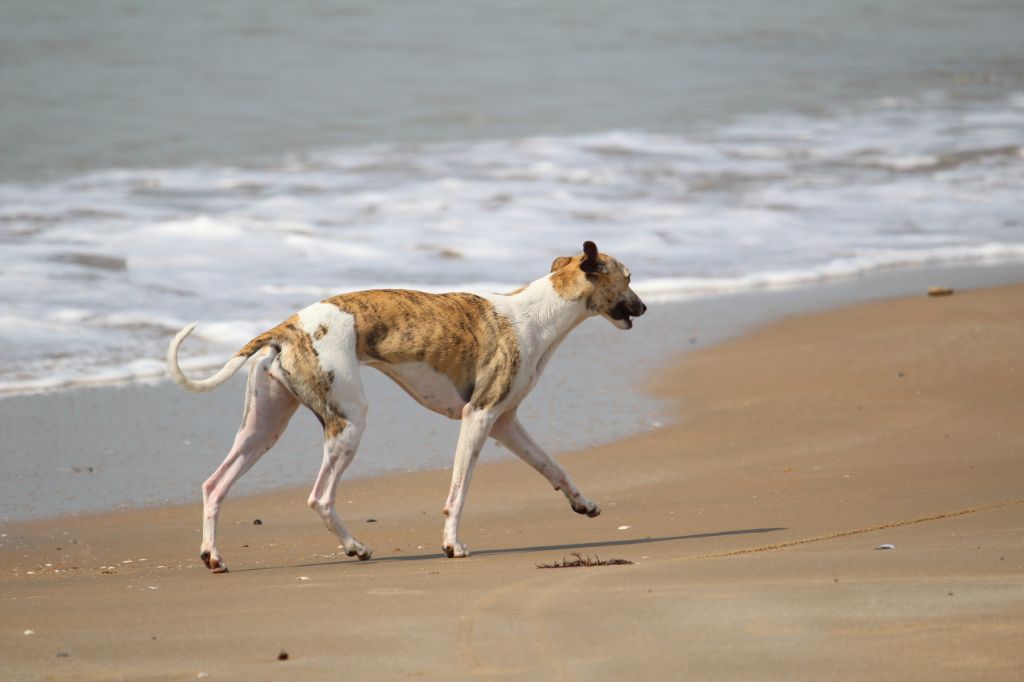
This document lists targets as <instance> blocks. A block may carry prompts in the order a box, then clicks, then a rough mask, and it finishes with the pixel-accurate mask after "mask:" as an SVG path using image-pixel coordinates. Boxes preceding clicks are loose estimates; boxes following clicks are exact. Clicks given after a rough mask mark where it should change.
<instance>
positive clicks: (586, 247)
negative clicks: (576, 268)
mask: <svg viewBox="0 0 1024 682" xmlns="http://www.w3.org/2000/svg"><path fill="white" fill-rule="evenodd" d="M599 267H600V263H599V262H598V260H597V244H595V243H594V242H583V260H581V261H580V270H582V271H583V272H585V273H587V274H588V275H589V274H591V273H594V272H597V270H598V268H599Z"/></svg>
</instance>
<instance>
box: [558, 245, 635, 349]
mask: <svg viewBox="0 0 1024 682" xmlns="http://www.w3.org/2000/svg"><path fill="white" fill-rule="evenodd" d="M629 277H630V273H629V269H628V268H626V266H625V265H623V264H622V263H620V262H619V261H617V260H615V259H614V258H612V257H611V256H609V255H607V254H604V253H598V252H597V245H595V244H594V242H583V253H582V254H581V255H578V256H562V257H560V258H556V259H555V261H554V262H553V263H552V264H551V284H552V286H554V288H555V291H557V292H558V294H559V295H560V296H562V297H563V298H567V299H569V300H572V301H576V300H579V299H581V298H582V299H584V300H585V301H586V304H587V309H588V310H590V311H592V312H593V313H594V314H595V315H602V316H604V317H605V319H607V320H608V321H610V322H611V323H612V324H614V325H615V326H616V327H618V328H619V329H632V328H633V320H632V318H634V317H640V316H641V315H643V314H644V313H645V312H647V306H646V305H644V302H643V301H641V300H640V297H639V296H637V295H636V294H635V293H634V292H633V290H632V289H630V288H629Z"/></svg>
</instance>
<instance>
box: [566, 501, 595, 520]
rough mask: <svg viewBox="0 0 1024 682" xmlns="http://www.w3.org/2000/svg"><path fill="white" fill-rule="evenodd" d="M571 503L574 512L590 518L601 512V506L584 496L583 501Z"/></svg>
mask: <svg viewBox="0 0 1024 682" xmlns="http://www.w3.org/2000/svg"><path fill="white" fill-rule="evenodd" d="M571 504H572V510H573V511H574V512H576V513H577V514H584V515H585V516H589V517H590V518H594V517H595V516H598V515H599V514H600V513H601V508H600V507H598V506H597V503H596V502H592V501H590V500H588V499H586V498H584V500H583V502H572V503H571Z"/></svg>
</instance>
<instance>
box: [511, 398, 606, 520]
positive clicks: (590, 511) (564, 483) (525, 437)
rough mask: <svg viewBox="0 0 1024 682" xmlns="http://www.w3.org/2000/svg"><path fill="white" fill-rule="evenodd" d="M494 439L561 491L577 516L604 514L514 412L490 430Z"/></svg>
mask: <svg viewBox="0 0 1024 682" xmlns="http://www.w3.org/2000/svg"><path fill="white" fill-rule="evenodd" d="M491 437H492V438H494V440H496V441H498V442H499V443H501V444H502V445H504V446H505V447H506V448H508V449H509V450H511V451H512V452H513V453H514V454H515V455H516V456H518V457H519V458H520V459H522V460H523V461H524V462H526V463H527V464H529V465H530V466H532V467H533V468H534V469H536V470H537V471H538V472H540V474H541V475H542V476H543V477H544V478H546V479H548V481H549V482H550V483H551V485H553V486H554V487H555V490H561V491H562V494H563V495H565V497H566V498H567V499H568V500H569V504H570V505H572V510H573V511H574V512H576V513H577V514H586V515H587V516H591V517H593V516H597V515H598V514H600V513H601V508H600V507H598V506H597V504H595V503H594V502H593V501H592V500H590V499H588V498H587V497H586V496H585V495H584V494H583V493H581V492H580V489H579V488H577V487H576V485H575V484H574V483H573V482H572V479H571V478H569V474H568V472H567V471H566V470H565V469H564V468H563V467H562V465H560V464H559V463H558V462H556V461H555V460H554V459H552V458H551V455H549V454H548V453H546V452H544V449H543V448H542V447H541V446H539V445H537V443H536V442H535V441H534V440H533V439H532V438H530V434H528V433H527V432H526V430H525V429H524V428H523V425H522V424H520V423H519V419H517V418H516V413H515V411H510V412H506V413H505V414H503V415H502V416H501V418H500V419H498V421H497V422H496V423H495V424H494V428H493V429H492V430H491Z"/></svg>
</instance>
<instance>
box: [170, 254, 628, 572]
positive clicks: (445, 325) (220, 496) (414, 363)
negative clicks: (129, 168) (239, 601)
mask: <svg viewBox="0 0 1024 682" xmlns="http://www.w3.org/2000/svg"><path fill="white" fill-rule="evenodd" d="M629 277H630V274H629V270H627V269H626V267H625V266H623V265H622V264H621V263H620V262H619V261H617V260H615V259H614V258H612V257H611V256H607V255H605V254H603V253H598V251H597V247H596V246H595V245H594V243H593V242H586V243H584V245H583V253H582V254H580V255H577V256H572V257H568V256H565V257H561V258H557V259H555V261H554V263H552V265H551V272H550V273H549V274H548V275H546V276H544V277H542V278H540V279H538V280H536V281H534V282H531V283H530V284H528V285H527V286H525V287H522V288H521V289H519V290H517V291H514V292H512V293H509V294H505V295H499V294H495V295H490V296H477V295H474V294H465V293H453V294H427V293H423V292H419V291H402V290H378V291H361V292H357V293H351V294H342V295H340V296H334V297H332V298H328V299H326V300H323V301H321V302H320V303H315V304H313V305H311V306H309V307H308V308H306V309H304V310H301V311H299V312H298V313H296V314H295V315H292V316H291V317H289V318H288V319H287V320H285V321H284V322H282V323H281V324H279V325H278V326H276V327H274V328H273V329H271V330H269V331H267V332H264V333H263V334H260V335H259V336H257V337H256V338H254V339H253V340H252V341H250V342H249V343H247V344H246V345H245V346H244V347H242V349H241V350H239V351H238V353H236V354H235V356H234V357H233V358H232V359H231V360H229V361H228V362H227V364H226V365H224V367H223V368H221V370H220V371H218V372H217V373H216V374H214V375H213V376H211V377H210V378H208V379H202V380H194V379H189V378H188V377H186V376H185V375H184V373H183V372H182V371H181V368H180V367H179V366H178V349H179V348H180V346H181V344H182V342H183V341H184V340H185V338H186V337H187V336H188V335H189V334H191V333H192V330H193V329H195V327H196V325H195V324H192V325H189V326H188V327H185V328H184V329H182V330H181V331H180V332H178V334H177V335H176V336H175V337H174V340H173V341H171V344H170V347H169V348H168V350H167V366H168V368H169V370H170V374H171V377H172V378H173V379H174V380H175V381H176V382H177V383H179V384H181V385H182V386H184V387H185V388H187V389H189V390H191V391H208V390H210V389H212V388H215V387H217V386H219V385H220V384H222V383H224V382H225V381H227V379H228V378H229V377H231V376H232V375H233V374H234V373H235V372H237V371H238V369H239V368H240V367H241V366H242V365H243V364H245V362H246V361H247V360H248V359H249V358H250V357H251V356H253V355H255V354H257V353H260V352H261V351H262V354H261V357H260V359H259V361H258V362H256V363H254V364H253V366H252V368H251V369H250V371H249V383H248V387H247V389H246V394H245V410H244V413H243V416H242V426H241V428H240V429H239V431H238V434H237V435H236V436H235V442H234V445H233V446H232V447H231V451H230V452H229V453H228V456H227V458H226V459H225V460H224V462H223V464H221V465H220V467H218V469H217V470H216V471H215V472H214V473H213V475H211V476H210V478H208V479H207V480H206V482H205V483H203V544H202V547H201V548H200V551H201V554H200V556H201V558H202V560H203V563H205V564H206V566H207V568H209V569H210V570H211V571H213V572H214V573H223V572H225V571H227V566H226V565H225V563H224V560H223V559H222V558H221V555H220V552H219V551H218V550H217V544H216V531H217V516H218V513H219V511H220V505H221V503H222V502H223V501H224V498H225V496H226V495H227V493H228V490H229V489H230V488H231V486H232V485H233V484H234V483H235V481H237V480H238V479H239V478H240V477H241V476H242V475H243V474H244V473H245V472H246V471H248V470H249V469H250V468H251V467H252V465H253V464H255V463H256V461H257V460H258V459H259V458H260V457H261V456H262V455H263V454H264V453H265V452H267V451H268V450H270V448H271V447H273V445H274V443H276V442H277V439H278V438H279V437H280V436H281V433H282V432H283V431H284V429H285V427H286V426H287V424H288V420H289V419H290V418H291V416H292V415H293V414H294V413H295V410H296V409H297V408H298V407H299V405H300V404H301V405H305V406H306V407H308V408H309V409H310V410H312V411H313V414H315V415H316V416H317V418H318V419H319V420H320V422H321V423H322V424H323V427H324V458H323V465H322V466H321V468H320V473H319V474H318V475H317V478H316V483H315V485H314V486H313V491H312V492H311V493H310V495H309V506H310V507H312V508H313V509H314V510H316V512H317V513H318V514H319V515H320V517H321V518H322V519H323V521H324V523H325V524H326V525H327V527H328V528H329V529H330V530H331V531H333V532H334V533H335V535H337V536H338V538H339V540H341V544H342V547H343V548H344V550H345V553H346V554H348V556H358V557H359V558H360V559H369V558H370V550H368V549H367V548H366V547H365V546H364V545H363V544H362V543H360V542H358V541H357V540H356V539H355V538H354V537H352V534H351V533H350V532H349V530H348V529H347V528H346V527H345V525H344V524H343V523H342V522H341V519H340V518H339V516H338V512H337V511H336V510H335V508H334V497H335V491H336V488H337V486H338V481H339V479H340V478H341V475H342V473H343V472H344V471H345V468H346V467H347V466H348V465H349V463H350V462H351V461H352V458H353V457H354V456H355V453H356V448H357V447H358V445H359V438H360V436H362V433H363V427H364V425H365V423H366V397H365V395H364V393H363V385H362V381H361V380H360V376H359V366H360V365H369V366H370V367H374V368H376V369H378V370H380V371H381V372H383V373H384V374H386V375H387V376H389V377H391V379H393V380H394V381H395V382H396V383H397V384H398V385H399V386H401V387H402V388H403V389H405V390H406V391H407V392H408V393H409V395H411V396H412V397H413V398H415V399H416V400H417V401H418V402H419V403H420V404H421V405H423V406H424V407H426V408H427V409H430V410H433V411H434V412H438V413H440V414H443V415H445V416H447V417H451V418H452V419H461V420H462V426H461V430H460V432H459V442H458V446H457V448H456V450H455V464H454V469H453V471H452V485H451V490H450V491H449V492H448V500H447V502H445V505H444V514H445V515H446V516H447V519H446V521H445V525H444V540H443V543H442V547H443V549H444V551H445V553H446V554H447V555H448V556H449V557H464V556H468V555H469V551H468V550H467V548H466V545H464V544H463V543H462V542H460V541H459V536H458V531H459V518H460V516H461V514H462V507H463V504H464V503H465V500H466V490H467V488H468V487H469V480H470V476H471V475H472V473H473V465H474V464H475V463H476V460H477V456H478V455H479V453H480V449H481V448H482V447H483V445H484V441H486V439H487V436H491V437H492V438H494V439H495V440H496V441H498V442H499V443H501V444H502V445H504V446H505V447H507V448H508V449H509V450H511V451H512V452H514V453H515V454H516V455H518V456H519V457H520V458H522V459H523V460H524V461H525V462H527V463H528V464H529V465H530V466H532V467H533V468H535V469H536V470H537V471H539V472H540V473H541V474H542V475H543V476H544V477H545V478H546V479H547V480H548V481H549V482H550V483H551V484H552V485H553V486H554V487H555V490H561V491H562V492H563V493H564V494H565V496H566V497H567V498H568V499H569V504H571V505H572V508H573V511H576V512H578V513H580V514H586V515H587V516H597V515H598V514H600V513H601V510H600V508H599V507H598V506H597V505H596V504H595V503H594V502H592V501H591V500H589V499H588V498H587V497H586V496H584V495H583V493H581V492H580V491H579V489H578V488H577V487H576V486H575V485H574V484H573V482H572V480H570V478H569V475H568V474H567V473H566V471H565V469H563V468H562V467H561V466H560V465H559V464H558V463H557V462H555V461H554V460H553V459H552V458H551V457H550V456H549V455H548V454H547V453H546V452H544V450H543V449H541V447H540V446H539V445H537V443H535V442H534V441H533V439H531V438H530V436H529V435H528V434H527V433H526V431H524V430H523V427H522V425H521V424H520V423H519V420H518V419H517V418H516V409H517V407H518V406H519V403H521V402H522V400H523V399H524V398H525V397H526V395H527V394H528V393H529V392H530V389H532V388H533V387H534V385H535V384H536V383H537V379H538V378H539V377H540V374H541V372H542V371H543V370H544V367H545V365H547V362H548V360H550V359H551V354H552V353H553V352H554V351H555V349H556V348H557V347H558V344H559V343H561V341H562V339H564V338H565V337H566V335H567V334H568V333H569V332H570V331H572V329H573V328H575V327H576V325H578V324H579V323H580V322H582V321H583V320H585V319H586V318H588V317H593V316H596V315H602V316H604V317H605V318H607V319H608V320H610V321H611V322H612V324H614V325H615V326H616V327H618V328H619V329H630V328H631V327H632V326H633V323H632V320H631V319H630V318H632V317H636V316H639V315H643V314H644V312H645V311H646V310H647V306H646V305H644V303H643V301H641V300H640V298H639V297H638V296H637V295H636V294H635V293H633V291H632V289H630V287H629Z"/></svg>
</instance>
